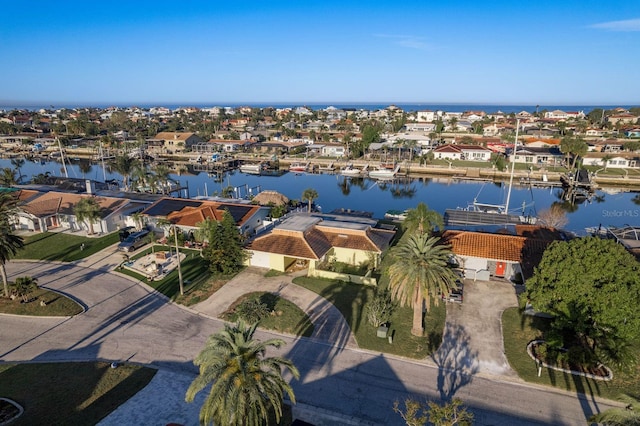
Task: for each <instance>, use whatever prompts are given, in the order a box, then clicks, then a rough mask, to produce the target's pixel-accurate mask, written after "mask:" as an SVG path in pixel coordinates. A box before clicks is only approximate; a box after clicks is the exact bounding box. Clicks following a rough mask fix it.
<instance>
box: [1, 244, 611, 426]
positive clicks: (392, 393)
mask: <svg viewBox="0 0 640 426" xmlns="http://www.w3.org/2000/svg"><path fill="white" fill-rule="evenodd" d="M103 256H104V255H103ZM83 264H84V265H91V266H92V267H87V266H82V265H83ZM105 265H106V264H105ZM102 266H103V265H101V264H100V263H99V262H89V263H87V262H79V263H78V264H61V263H47V262H17V261H12V262H9V263H7V265H6V267H7V272H8V274H9V277H10V278H14V277H16V276H23V275H30V276H33V277H35V278H37V279H38V282H39V284H40V285H42V286H45V287H48V288H51V289H54V290H58V291H61V292H63V293H65V294H68V295H70V296H72V297H74V298H76V299H77V300H79V301H80V302H81V303H82V304H83V305H84V306H85V307H86V312H84V313H82V314H80V315H77V316H75V317H71V318H24V317H18V316H9V315H3V316H2V327H0V342H1V345H0V360H1V361H2V362H45V361H63V360H74V361H85V360H95V359H100V360H108V361H129V362H134V363H140V364H145V365H151V366H155V367H157V368H159V369H160V372H159V373H158V374H157V375H156V377H155V378H154V379H153V380H152V382H151V383H150V385H149V386H148V387H147V388H146V389H144V390H143V391H142V392H140V393H139V394H138V395H136V396H134V397H133V398H132V399H131V400H130V401H128V402H127V403H125V404H124V405H123V406H121V407H120V408H119V409H118V410H116V411H115V412H114V413H112V414H111V415H110V416H108V417H107V418H106V419H105V420H104V421H103V422H102V423H101V424H118V422H120V424H121V423H122V422H123V420H128V422H131V420H132V419H134V417H135V419H136V423H138V424H166V423H168V422H181V423H183V424H197V412H198V410H199V405H198V404H186V403H185V402H184V390H185V389H186V387H185V386H188V384H189V383H190V381H191V380H192V379H193V377H195V375H196V374H197V370H196V368H195V367H194V366H193V364H192V362H191V361H192V360H193V358H194V357H195V356H196V354H197V353H198V352H199V351H200V350H201V349H202V347H203V345H204V342H205V340H206V339H207V337H208V336H209V335H210V334H212V333H215V332H216V331H218V330H220V329H221V328H222V327H223V324H224V323H223V322H222V321H221V320H218V319H216V318H212V317H210V316H209V315H207V314H204V313H202V312H198V311H195V310H191V309H187V308H184V307H180V306H177V305H175V304H173V303H168V300H167V299H166V297H164V296H163V295H161V294H159V293H157V292H155V291H153V290H151V289H150V288H148V287H146V286H144V285H143V284H140V283H138V282H137V281H134V280H132V279H130V278H128V277H125V276H122V275H120V274H117V273H112V272H110V271H109V269H110V268H109V267H102ZM276 278H277V277H276ZM273 281H274V282H275V281H277V280H273ZM285 287H286V286H285ZM230 288H231V287H230ZM227 291H230V290H227ZM222 295H223V293H220V295H218V293H216V294H214V295H213V296H212V298H210V299H212V300H211V301H209V302H208V305H206V304H203V305H202V306H199V309H200V310H202V311H209V312H213V310H214V309H217V308H214V304H215V303H214V301H215V299H216V297H219V298H220V299H219V300H220V303H219V305H224V304H226V303H227V301H226V300H224V299H223V298H222ZM285 297H286V296H285ZM315 297H317V298H319V297H318V296H315ZM229 298H232V297H231V296H229ZM205 306H208V307H207V308H205ZM334 309H335V308H334ZM454 326H455V325H454ZM448 327H450V326H449V325H448ZM447 333H454V334H455V333H457V335H458V338H459V339H445V342H444V344H443V347H441V348H440V350H439V351H438V356H437V357H435V362H434V361H432V360H428V361H427V360H412V359H403V358H400V357H395V356H390V355H385V354H380V353H373V352H370V351H364V350H361V349H358V348H357V347H355V345H354V344H353V343H354V342H352V338H353V337H352V335H351V333H350V330H349V329H348V327H347V328H346V329H345V328H344V327H339V330H338V331H335V330H334V333H333V334H331V335H330V337H331V339H334V342H338V344H335V343H328V342H326V341H323V339H322V338H321V337H322V336H324V334H322V335H318V336H317V337H318V338H312V339H306V338H294V337H292V336H283V335H276V334H274V333H270V332H265V331H259V332H258V333H257V335H256V337H257V338H259V339H266V338H272V337H279V338H283V339H284V340H285V341H286V342H287V345H286V346H284V347H283V348H281V349H280V350H277V351H276V350H273V351H271V352H270V353H269V355H276V354H278V355H282V356H286V357H288V358H291V359H292V360H293V362H294V363H295V365H296V366H297V367H298V368H299V370H300V373H301V378H300V380H299V381H293V382H292V386H293V388H294V391H295V394H296V398H297V400H298V405H297V406H296V407H295V408H294V413H297V414H298V416H299V417H301V418H303V419H304V420H307V421H309V422H311V423H314V424H380V425H383V424H384V425H394V424H397V425H401V424H403V421H402V419H401V418H400V416H399V415H397V414H395V413H394V412H393V410H392V407H393V403H394V401H396V400H399V401H402V400H404V399H405V398H406V397H408V396H418V397H430V398H441V399H448V398H450V397H452V396H454V395H455V396H457V397H459V398H461V399H462V400H463V401H464V403H465V404H466V405H467V406H468V407H469V408H470V409H471V410H472V411H473V412H474V414H475V418H476V424H479V425H483V424H484V425H489V424H491V425H500V424H504V425H514V424H523V425H524V424H555V425H574V424H575V425H577V424H581V425H582V424H585V419H587V418H588V417H589V416H591V415H592V414H593V413H595V412H597V411H601V410H604V409H607V408H609V407H610V406H611V403H610V402H607V401H605V400H600V399H597V398H592V397H589V396H583V395H576V394H573V393H567V392H563V391H559V390H554V389H549V388H541V387H536V386H531V385H528V384H525V383H523V382H521V381H520V380H519V379H517V378H512V377H509V376H508V375H501V376H492V375H489V374H486V373H484V372H483V370H480V373H476V374H467V373H468V372H469V371H470V370H469V365H474V363H473V359H470V358H473V356H474V354H473V353H472V352H469V353H467V354H466V356H465V357H459V356H457V354H459V352H460V351H461V350H464V348H461V347H460V345H459V344H457V343H456V342H465V341H467V340H468V339H465V336H460V334H461V333H465V330H464V329H458V330H448V331H447ZM448 352H449V353H452V354H455V356H447V353H448ZM438 360H447V361H446V362H441V361H438ZM456 360H462V361H460V364H457V361H456ZM438 364H440V365H438ZM471 371H473V370H471Z"/></svg>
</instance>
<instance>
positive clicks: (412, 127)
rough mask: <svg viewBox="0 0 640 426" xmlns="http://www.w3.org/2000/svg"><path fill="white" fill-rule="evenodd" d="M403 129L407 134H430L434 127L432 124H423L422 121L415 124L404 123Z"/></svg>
mask: <svg viewBox="0 0 640 426" xmlns="http://www.w3.org/2000/svg"><path fill="white" fill-rule="evenodd" d="M404 128H405V129H406V130H407V131H408V132H425V133H431V132H435V130H436V125H435V124H433V123H427V122H424V121H418V122H415V123H406V124H405V125H404Z"/></svg>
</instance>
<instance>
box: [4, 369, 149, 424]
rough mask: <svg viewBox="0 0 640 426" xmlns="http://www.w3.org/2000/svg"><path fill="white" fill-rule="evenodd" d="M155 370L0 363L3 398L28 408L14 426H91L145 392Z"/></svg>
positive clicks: (25, 408)
mask: <svg viewBox="0 0 640 426" xmlns="http://www.w3.org/2000/svg"><path fill="white" fill-rule="evenodd" d="M155 373H156V370H154V369H151V368H145V367H140V366H136V365H121V366H119V367H118V368H110V366H109V364H108V363H103V362H98V363H93V362H91V363H52V364H18V365H13V364H4V365H0V395H2V396H3V397H5V398H9V399H12V400H14V401H16V402H17V403H18V404H20V405H21V406H22V407H23V408H24V413H23V414H22V416H21V417H20V418H19V419H17V420H16V421H14V422H12V423H11V425H12V426H18V425H36V424H38V425H43V424H46V425H93V424H96V423H97V422H99V421H100V420H101V419H103V418H104V417H106V416H107V415H108V414H109V413H111V412H112V411H113V410H115V409H116V408H117V407H118V406H120V405H121V404H122V403H123V402H125V401H126V400H128V399H129V398H131V397H132V396H133V395H135V394H136V393H137V392H138V391H140V390H141V389H142V388H144V387H145V386H146V385H147V384H148V383H149V381H150V380H151V379H152V378H153V376H154V375H155Z"/></svg>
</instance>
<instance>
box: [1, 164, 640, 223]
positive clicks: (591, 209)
mask: <svg viewBox="0 0 640 426" xmlns="http://www.w3.org/2000/svg"><path fill="white" fill-rule="evenodd" d="M4 167H11V168H13V166H12V165H11V162H10V160H7V159H0V168H4ZM61 168H62V165H61V164H60V163H57V162H53V161H47V162H31V161H27V162H25V164H24V166H23V167H22V170H21V171H22V174H23V175H24V176H26V177H25V178H24V179H25V180H28V179H30V178H31V176H34V175H37V174H39V173H47V172H49V173H50V174H51V175H54V176H63V172H62V170H61ZM67 169H68V174H69V177H75V178H82V177H85V178H88V179H94V180H98V181H103V180H105V179H117V180H121V176H119V175H118V174H117V173H112V172H110V171H109V170H108V169H106V170H104V171H103V168H102V167H101V165H98V164H94V165H92V167H91V168H90V169H89V170H87V169H85V170H84V173H83V172H82V171H81V169H80V167H79V166H78V165H77V164H71V165H67ZM171 178H172V179H174V180H176V181H178V182H180V184H181V186H185V187H188V188H189V189H188V195H189V196H190V197H194V196H198V195H216V194H220V193H221V192H222V189H223V188H225V187H228V186H232V187H234V188H235V193H236V194H237V195H238V196H240V197H246V196H248V195H250V194H254V195H255V194H256V193H258V192H259V191H264V190H274V191H278V192H280V193H282V194H284V195H286V196H287V197H289V198H290V199H292V200H300V198H301V197H302V193H303V192H304V190H305V189H307V188H313V189H315V190H316V191H317V193H318V199H317V200H315V203H316V204H317V205H318V206H320V208H321V209H322V211H323V212H330V211H332V210H335V209H351V210H361V211H367V212H371V213H373V216H374V217H377V218H382V217H383V216H384V214H385V212H386V211H388V210H405V209H408V208H413V207H415V206H416V205H417V204H418V203H420V202H424V203H426V204H427V205H428V206H429V208H431V209H433V210H436V211H438V212H440V213H444V211H445V209H448V208H454V209H455V208H465V207H467V206H468V205H469V204H470V203H472V202H473V201H474V199H475V200H477V201H478V202H481V203H490V204H504V203H505V201H506V198H507V193H508V187H507V185H506V184H504V183H493V182H478V181H464V180H458V179H452V178H448V177H447V178H437V177H434V178H429V177H419V178H413V179H408V178H404V179H398V180H394V181H376V180H373V179H369V178H350V177H345V176H342V175H339V174H305V173H301V174H298V173H284V174H283V175H281V176H258V175H248V174H244V173H241V172H240V171H238V170H236V171H232V172H230V173H226V174H225V175H224V176H222V177H220V178H217V179H216V178H215V177H212V176H209V175H208V174H207V173H205V172H200V173H194V174H182V175H173V174H172V175H171ZM185 192H186V191H185ZM184 195H185V194H182V196H184ZM554 203H557V204H560V205H562V206H563V208H564V209H565V211H566V212H567V219H568V224H567V225H566V226H565V229H566V230H569V231H573V232H576V233H578V234H584V229H585V228H586V227H598V226H599V225H602V226H603V227H604V226H624V225H627V224H628V225H636V226H638V225H640V204H638V203H640V193H638V192H635V193H634V192H625V191H624V190H620V191H617V190H607V191H606V192H605V191H597V192H596V193H595V194H594V196H593V197H592V198H591V199H589V200H584V201H583V202H581V203H578V204H574V205H571V204H569V203H566V202H563V200H562V189H560V188H536V187H533V188H532V187H529V186H519V185H514V186H513V188H512V191H511V198H510V203H509V211H510V212H511V213H513V214H521V215H525V216H527V215H528V216H536V215H537V214H538V213H539V212H541V211H543V210H545V209H548V208H549V207H550V206H551V205H553V204H554Z"/></svg>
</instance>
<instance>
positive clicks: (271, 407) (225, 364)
mask: <svg viewBox="0 0 640 426" xmlns="http://www.w3.org/2000/svg"><path fill="white" fill-rule="evenodd" d="M256 327H257V324H254V325H252V326H248V325H246V324H244V323H243V322H239V323H238V324H235V325H231V324H226V325H225V327H224V330H222V331H220V332H218V333H216V334H213V335H211V336H210V337H209V339H208V340H207V343H206V345H205V347H204V349H203V350H202V352H200V354H199V355H198V356H197V357H196V359H195V360H194V364H195V365H197V366H198V367H199V368H200V374H199V375H198V377H196V378H195V380H194V381H193V382H192V383H191V385H190V386H189V389H187V393H186V397H185V399H186V401H187V402H193V400H194V398H195V396H196V394H197V393H198V392H200V391H201V390H202V389H204V388H205V387H207V386H209V384H211V391H210V392H209V396H208V397H207V399H206V400H205V402H204V405H203V406H202V409H201V410H200V422H201V423H203V424H207V425H208V424H212V423H214V424H216V425H230V426H234V425H242V426H245V425H250V426H258V425H263V424H265V423H266V420H267V419H268V418H269V416H270V415H272V414H275V417H276V421H277V422H278V421H279V420H280V417H281V416H282V399H283V397H284V393H285V392H286V393H287V395H288V396H289V399H290V400H291V402H293V403H295V395H294V393H293V389H292V388H291V386H290V385H289V384H288V383H287V382H286V381H285V380H284V379H283V378H282V373H283V371H282V370H283V369H284V370H289V371H290V372H291V374H292V375H293V377H295V378H296V379H298V378H299V377H300V373H299V372H298V369H297V368H296V367H295V366H294V365H293V363H292V362H291V361H290V360H288V359H285V358H281V357H272V358H265V357H264V356H265V352H266V350H267V348H268V347H269V346H273V347H275V348H279V347H280V346H282V345H283V344H284V343H285V342H284V341H283V340H282V339H269V340H267V341H264V342H260V341H258V340H254V339H253V334H254V332H255V330H256Z"/></svg>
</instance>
